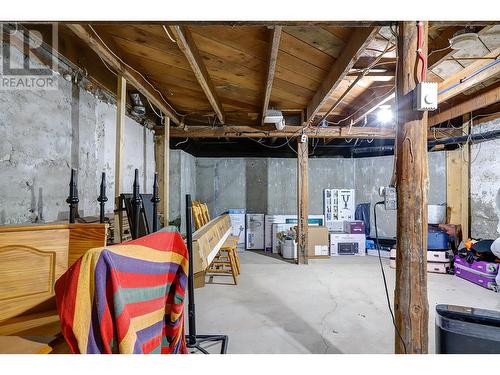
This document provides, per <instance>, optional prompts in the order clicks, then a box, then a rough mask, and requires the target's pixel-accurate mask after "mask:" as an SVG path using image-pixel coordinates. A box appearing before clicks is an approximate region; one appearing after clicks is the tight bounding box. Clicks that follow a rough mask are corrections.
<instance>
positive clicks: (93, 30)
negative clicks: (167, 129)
mask: <svg viewBox="0 0 500 375" xmlns="http://www.w3.org/2000/svg"><path fill="white" fill-rule="evenodd" d="M88 26H89V28H90V29H91V30H92V32H93V33H94V34H95V36H96V37H97V38H98V39H99V40H100V41H101V43H102V44H103V45H104V46H105V47H106V49H107V50H108V51H109V52H110V53H111V54H112V55H113V56H115V57H116V58H117V59H118V60H119V61H120V62H121V63H122V64H123V65H126V66H127V67H129V68H130V69H132V70H133V71H134V72H136V73H137V74H139V75H140V76H141V77H142V79H144V81H146V83H147V84H148V85H149V86H151V88H152V89H153V90H155V91H156V92H157V93H158V95H160V98H161V99H162V100H163V101H164V102H165V104H166V105H167V106H169V107H170V109H171V110H172V111H174V113H175V114H176V115H177V116H181V117H182V114H180V113H179V112H177V111H176V110H175V108H174V107H172V105H171V104H170V103H169V102H168V101H167V100H166V99H165V98H164V97H163V94H162V93H161V91H160V90H158V89H157V88H156V87H155V86H154V85H153V84H152V83H151V82H149V81H148V80H147V79H146V77H144V75H143V74H142V73H141V72H139V71H138V70H137V69H135V68H134V67H132V66H130V65H129V64H127V63H126V62H125V61H123V60H122V59H121V58H120V57H119V56H118V55H117V54H116V53H114V52H113V50H112V49H111V48H109V47H108V45H107V44H106V43H105V42H104V40H102V38H101V37H100V35H99V34H98V33H97V31H95V29H94V28H93V27H92V25H90V24H89V25H88Z"/></svg>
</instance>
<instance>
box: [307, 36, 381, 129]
mask: <svg viewBox="0 0 500 375" xmlns="http://www.w3.org/2000/svg"><path fill="white" fill-rule="evenodd" d="M379 29H380V28H379V27H368V28H360V29H357V30H356V31H354V32H353V34H352V36H351V37H350V38H349V41H348V42H347V44H346V45H345V47H344V48H343V49H342V52H341V54H340V56H339V58H338V59H337V60H336V61H335V63H334V64H333V66H332V68H331V70H330V71H329V72H328V74H327V76H326V78H325V79H324V80H323V82H322V83H321V85H320V87H319V89H318V91H316V93H315V94H314V96H313V98H312V100H311V101H310V103H309V104H308V105H307V110H306V119H305V123H307V124H309V123H311V121H312V120H313V119H314V117H315V116H316V115H317V113H318V111H319V110H320V109H321V107H322V106H323V104H324V103H325V102H326V100H327V99H328V98H329V97H330V96H331V95H332V93H333V92H334V91H335V89H336V88H337V87H338V85H339V84H340V82H341V81H342V80H343V79H344V78H345V77H346V75H347V74H348V73H349V71H350V70H351V69H352V67H353V66H354V64H355V63H356V61H357V60H358V59H359V57H360V56H361V54H362V53H363V51H364V50H365V48H366V47H367V46H368V44H369V43H370V42H371V41H372V40H373V39H374V38H375V37H376V36H377V33H378V31H379Z"/></svg>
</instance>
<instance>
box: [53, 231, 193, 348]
mask: <svg viewBox="0 0 500 375" xmlns="http://www.w3.org/2000/svg"><path fill="white" fill-rule="evenodd" d="M188 267H189V264H188V253H187V249H186V246H185V244H184V241H183V240H182V237H181V236H180V234H179V233H177V232H157V233H154V234H151V235H149V236H145V237H142V238H140V239H137V240H134V241H129V242H126V243H122V244H120V245H114V246H109V247H104V248H97V249H91V250H89V251H88V252H86V253H85V255H84V256H83V257H82V258H80V259H79V260H78V261H77V262H76V263H75V264H74V265H73V266H71V268H69V269H68V271H67V272H66V273H65V274H64V275H63V276H61V278H59V280H58V281H57V283H56V285H55V292H56V302H57V310H58V312H59V317H60V320H61V328H62V333H63V335H64V337H65V339H66V341H67V343H68V344H69V346H70V349H71V351H72V352H73V353H89V354H90V353H124V354H130V353H162V354H167V353H187V349H186V342H185V338H184V317H183V308H184V291H185V287H186V283H187V274H188Z"/></svg>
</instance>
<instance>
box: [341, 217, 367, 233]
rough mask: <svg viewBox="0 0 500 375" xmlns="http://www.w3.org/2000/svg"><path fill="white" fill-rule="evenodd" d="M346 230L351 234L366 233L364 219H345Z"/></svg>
mask: <svg viewBox="0 0 500 375" xmlns="http://www.w3.org/2000/svg"><path fill="white" fill-rule="evenodd" d="M344 232H345V233H351V234H364V233H365V222H364V221H362V220H353V221H344Z"/></svg>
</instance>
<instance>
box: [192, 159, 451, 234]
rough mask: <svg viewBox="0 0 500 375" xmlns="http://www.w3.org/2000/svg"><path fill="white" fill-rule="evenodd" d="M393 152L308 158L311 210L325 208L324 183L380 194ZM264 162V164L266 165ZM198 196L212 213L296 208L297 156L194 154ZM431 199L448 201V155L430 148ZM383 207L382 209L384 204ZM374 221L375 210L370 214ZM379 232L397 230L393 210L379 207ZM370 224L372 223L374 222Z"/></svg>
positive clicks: (359, 197) (370, 197)
mask: <svg viewBox="0 0 500 375" xmlns="http://www.w3.org/2000/svg"><path fill="white" fill-rule="evenodd" d="M393 162H394V158H393V157H392V156H382V157H371V158H359V159H344V158H318V159H314V158H311V159H309V213H310V214H322V213H323V189H326V188H349V189H355V190H356V203H365V202H366V203H367V202H369V203H371V204H372V209H373V205H374V204H375V203H376V202H377V201H379V200H380V196H379V195H378V187H379V186H385V185H387V184H389V182H390V179H391V176H392V169H393ZM266 167H267V169H266ZM196 180H197V190H196V196H197V199H200V200H202V201H204V202H207V203H208V205H209V207H210V209H211V214H212V215H213V216H214V215H220V214H221V213H222V212H224V211H225V210H227V209H229V208H246V209H247V212H255V213H267V214H271V215H274V214H291V215H294V214H296V213H297V160H296V159H293V158H260V159H254V158H197V159H196ZM429 180H430V191H429V203H430V204H441V203H446V157H445V154H444V153H442V152H434V153H430V154H429ZM382 211H383V209H382ZM371 220H372V224H373V214H372V215H371ZM378 224H379V235H380V236H385V237H394V236H395V235H396V214H395V212H387V213H385V212H380V215H379V223H378ZM372 227H373V225H372Z"/></svg>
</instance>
